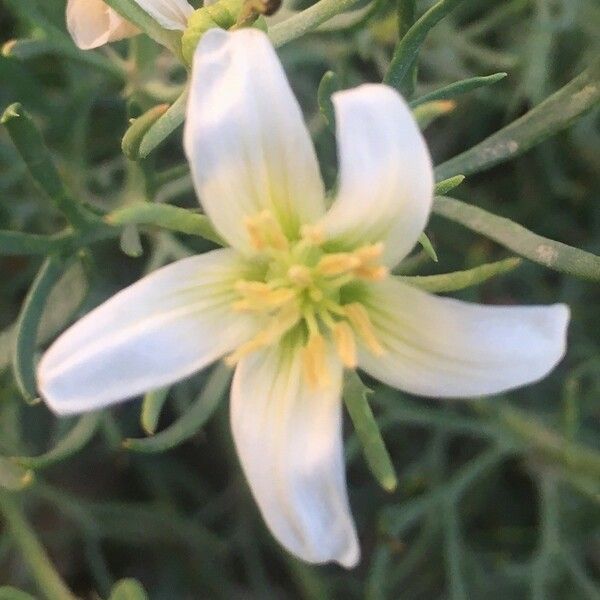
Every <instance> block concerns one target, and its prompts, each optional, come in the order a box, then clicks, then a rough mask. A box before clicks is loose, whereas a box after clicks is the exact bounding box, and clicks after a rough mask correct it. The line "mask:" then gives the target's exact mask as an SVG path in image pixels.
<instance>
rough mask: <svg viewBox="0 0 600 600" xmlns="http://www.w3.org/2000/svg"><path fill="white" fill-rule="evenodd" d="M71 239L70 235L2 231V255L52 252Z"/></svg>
mask: <svg viewBox="0 0 600 600" xmlns="http://www.w3.org/2000/svg"><path fill="white" fill-rule="evenodd" d="M69 240H70V236H68V235H62V234H60V235H38V234H35V233H22V232H20V231H0V255H2V256H15V255H21V256H27V255H34V254H44V255H46V254H51V253H52V252H57V251H60V250H62V249H63V248H64V247H65V246H66V245H67V243H68V242H69Z"/></svg>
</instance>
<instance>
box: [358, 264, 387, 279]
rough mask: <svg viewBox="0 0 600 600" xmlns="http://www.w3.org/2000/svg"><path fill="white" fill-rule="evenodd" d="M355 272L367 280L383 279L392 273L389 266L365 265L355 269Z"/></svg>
mask: <svg viewBox="0 0 600 600" xmlns="http://www.w3.org/2000/svg"><path fill="white" fill-rule="evenodd" d="M354 274H355V275H356V276H357V277H360V278H361V279H366V280H367V281H383V280H384V279H386V278H387V276H388V275H389V274H390V270H389V269H388V268H387V267H382V266H374V267H372V266H369V265H363V266H360V267H358V269H355V271H354Z"/></svg>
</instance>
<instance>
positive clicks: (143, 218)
mask: <svg viewBox="0 0 600 600" xmlns="http://www.w3.org/2000/svg"><path fill="white" fill-rule="evenodd" d="M105 220H106V222H107V223H108V224H109V225H154V226H156V227H162V228H163V229H169V230H171V231H179V232H181V233H187V234H189V235H199V236H200V237H203V238H204V239H207V240H210V241H211V242H214V243H215V244H219V245H220V246H224V245H225V242H224V241H223V240H222V239H221V237H220V236H219V234H218V233H217V232H216V231H215V230H214V228H213V226H212V224H211V222H210V220H209V218H208V217H207V216H206V215H199V214H196V213H193V212H191V211H189V210H186V209H185V208H178V207H177V206H171V205H169V204H151V203H146V202H136V203H134V204H129V205H128V206H126V207H125V208H121V209H119V210H116V211H115V212H112V213H110V214H109V215H107V216H106V217H105Z"/></svg>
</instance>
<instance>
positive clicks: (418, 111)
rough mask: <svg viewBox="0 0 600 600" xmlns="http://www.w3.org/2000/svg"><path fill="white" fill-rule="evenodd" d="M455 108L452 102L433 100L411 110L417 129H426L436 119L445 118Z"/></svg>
mask: <svg viewBox="0 0 600 600" xmlns="http://www.w3.org/2000/svg"><path fill="white" fill-rule="evenodd" d="M455 108H456V103H455V102H454V101H453V100H433V101H432V102H426V103H425V104H420V105H419V106H417V107H416V108H415V109H414V110H413V115H414V117H415V120H416V121H417V123H418V124H419V127H420V128H421V129H427V127H429V125H431V123H433V122H434V121H435V120H436V119H439V118H440V117H444V116H446V115H447V114H448V113H450V112H452V111H453V110H454V109H455Z"/></svg>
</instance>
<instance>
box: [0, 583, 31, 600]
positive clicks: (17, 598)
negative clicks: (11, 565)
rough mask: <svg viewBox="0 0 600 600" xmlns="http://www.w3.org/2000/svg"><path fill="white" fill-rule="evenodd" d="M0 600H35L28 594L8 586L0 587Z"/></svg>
mask: <svg viewBox="0 0 600 600" xmlns="http://www.w3.org/2000/svg"><path fill="white" fill-rule="evenodd" d="M0 600H36V599H35V598H34V597H33V596H30V595H29V594H28V593H26V592H23V591H21V590H18V589H17V588H14V587H10V586H2V587H0Z"/></svg>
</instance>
